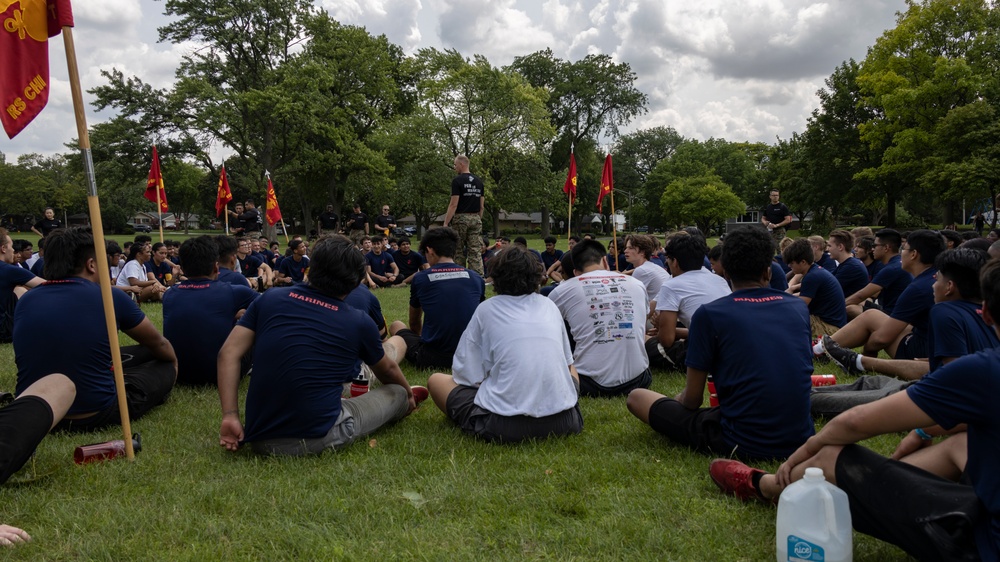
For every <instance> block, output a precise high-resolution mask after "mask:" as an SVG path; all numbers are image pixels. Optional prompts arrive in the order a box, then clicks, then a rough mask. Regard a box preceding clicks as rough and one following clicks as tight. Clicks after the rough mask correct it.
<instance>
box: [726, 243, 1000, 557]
mask: <svg viewBox="0 0 1000 562" xmlns="http://www.w3.org/2000/svg"><path fill="white" fill-rule="evenodd" d="M980 285H981V287H982V289H983V292H984V294H983V320H984V321H985V322H986V323H988V324H993V325H994V329H995V330H996V329H997V328H996V324H995V319H996V318H1000V262H998V261H996V260H993V261H991V262H990V263H987V264H986V266H985V267H983V270H982V272H981V275H980ZM998 381H1000V348H994V349H992V350H989V351H981V352H979V353H976V354H974V355H969V356H966V357H962V358H960V359H957V360H955V361H952V362H951V363H949V364H947V365H945V366H943V367H941V368H940V369H937V370H935V371H934V372H932V373H930V374H928V375H927V376H926V377H924V378H923V379H921V380H919V381H917V382H916V383H915V384H914V385H912V386H910V387H909V388H907V389H906V391H905V392H897V393H895V394H893V395H891V396H888V397H886V398H883V399H881V400H879V401H877V402H872V403H871V404H865V405H862V406H858V407H856V408H852V409H850V410H848V411H846V412H844V413H843V414H841V415H839V416H837V417H836V418H834V419H833V420H831V421H830V422H829V423H827V424H826V426H824V427H823V429H822V431H820V432H819V433H817V434H816V435H815V436H814V437H812V438H810V439H809V440H808V441H807V442H806V443H805V444H804V445H803V446H802V447H800V448H799V449H798V450H797V451H795V453H794V454H792V455H791V456H790V457H789V458H788V460H787V461H786V462H785V463H784V464H782V465H781V466H780V467H779V468H778V471H777V473H776V474H766V473H764V472H763V471H761V470H757V469H753V468H750V467H748V466H746V465H744V464H742V463H739V462H737V461H730V460H723V459H717V460H715V461H713V462H712V464H711V467H710V468H709V474H710V475H711V477H712V480H713V481H715V483H716V484H717V485H718V486H719V488H720V489H721V490H722V491H723V492H725V493H727V494H732V495H735V496H736V497H738V498H740V499H742V500H751V499H762V500H765V501H768V502H773V501H774V500H775V499H777V498H778V497H779V496H780V494H781V493H782V491H783V490H784V488H785V487H786V486H787V485H788V484H790V483H792V482H794V481H796V480H798V479H800V478H801V477H802V475H803V474H804V472H805V469H806V468H810V467H819V468H822V469H823V475H824V476H825V477H826V479H827V480H828V481H830V482H831V483H833V484H835V485H836V486H838V487H839V488H841V489H842V490H844V491H845V492H846V493H847V497H848V501H849V502H850V506H851V522H852V524H853V526H854V529H855V530H857V531H859V532H862V533H865V534H868V535H871V536H873V537H875V538H877V539H879V540H883V541H886V542H889V543H892V544H894V545H896V546H898V547H900V548H902V549H903V550H905V551H906V552H907V553H909V554H910V555H911V556H913V557H915V558H919V559H922V560H980V559H981V560H998V559H1000V488H998V487H997V485H996V478H995V475H996V474H997V471H998V470H1000V461H998V457H997V451H1000V418H998V417H997V415H996V399H995V396H996V393H997V392H998V390H1000V388H998V384H1000V382H998ZM961 424H967V428H968V429H967V433H966V435H965V436H961V435H956V436H954V437H949V438H948V439H946V440H945V441H944V442H943V443H941V444H939V445H934V446H932V447H926V448H923V449H920V450H919V451H917V452H916V453H913V454H909V455H906V456H905V457H904V458H903V460H902V461H900V460H896V459H897V458H898V457H902V456H903V455H904V454H906V453H908V452H909V451H911V450H913V448H914V445H913V441H914V439H910V437H908V438H907V439H906V440H904V441H908V443H902V444H901V446H900V447H899V448H898V449H897V452H896V454H894V455H893V458H892V459H888V458H885V457H882V456H881V455H878V454H876V453H874V452H872V451H870V450H868V449H866V448H864V447H862V446H860V445H857V444H856V443H857V442H858V441H861V440H863V439H867V438H869V437H874V436H876V435H882V434H887V433H896V432H900V431H908V430H910V429H913V428H920V429H919V432H923V433H924V434H935V433H938V432H939V430H942V431H948V430H951V431H954V430H956V429H958V428H960V427H961ZM938 426H939V427H938ZM911 435H912V434H911ZM915 440H916V441H918V442H919V441H929V440H922V439H919V438H918V439H915ZM953 440H955V441H953ZM917 446H918V447H919V446H920V445H917ZM949 467H950V470H949ZM946 472H950V474H947V476H948V478H942V476H943V475H945V473H946ZM962 472H964V478H962V480H961V481H960V482H955V481H953V479H954V478H955V477H956V476H958V474H959V473H962Z"/></svg>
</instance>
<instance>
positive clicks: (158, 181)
mask: <svg viewBox="0 0 1000 562" xmlns="http://www.w3.org/2000/svg"><path fill="white" fill-rule="evenodd" d="M2 1H3V0H0V2H2ZM143 195H145V196H146V199H149V200H150V201H152V202H153V203H156V204H158V205H159V206H160V212H161V213H166V212H167V191H166V190H165V189H163V174H161V173H160V155H159V154H157V152H156V147H155V146H154V147H153V164H152V165H151V166H150V167H149V180H147V181H146V193H144V194H143Z"/></svg>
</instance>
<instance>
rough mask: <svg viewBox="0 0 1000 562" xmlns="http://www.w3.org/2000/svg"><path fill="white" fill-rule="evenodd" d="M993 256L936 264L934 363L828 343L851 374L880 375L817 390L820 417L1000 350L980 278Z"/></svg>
mask: <svg viewBox="0 0 1000 562" xmlns="http://www.w3.org/2000/svg"><path fill="white" fill-rule="evenodd" d="M987 259H988V256H987V255H986V254H985V253H983V252H982V251H980V250H974V249H972V248H959V249H957V250H946V251H944V252H942V253H941V254H940V255H938V257H937V260H935V262H934V267H936V268H937V270H938V271H937V276H936V279H935V280H934V285H933V289H934V303H935V304H934V306H933V307H932V308H931V313H930V320H929V321H928V323H927V334H928V338H927V341H928V357H929V360H928V359H880V358H877V357H868V356H866V355H861V354H859V353H856V352H854V351H852V350H850V349H846V348H843V347H840V346H839V345H837V343H836V342H834V341H833V339H832V338H829V337H827V338H825V339H824V342H823V343H824V347H825V348H826V354H827V355H828V356H830V358H831V359H832V360H833V362H834V363H837V364H838V365H840V367H841V368H842V369H844V371H845V372H847V373H849V374H858V373H862V372H864V371H875V372H878V373H883V374H884V375H890V376H883V375H876V376H867V375H866V376H862V377H858V380H857V381H855V382H853V383H851V384H838V385H834V386H823V387H817V388H814V389H813V395H812V412H813V415H814V416H823V417H828V418H830V417H833V416H836V415H838V414H840V413H842V412H844V411H845V410H847V409H849V408H851V407H853V406H857V405H859V404H867V403H869V402H874V401H875V400H878V399H879V398H882V397H884V396H888V395H889V394H892V393H894V392H898V391H900V390H902V389H904V388H906V387H907V386H909V385H910V384H912V382H908V381H915V380H917V379H920V378H921V377H923V376H924V375H926V374H927V373H928V372H930V371H934V370H936V369H937V368H939V367H941V366H942V365H947V364H948V363H951V362H952V361H954V360H955V359H958V358H959V357H963V356H965V355H970V354H973V353H976V352H977V351H985V350H987V349H992V348H994V347H997V346H998V345H1000V339H997V336H996V333H995V332H994V331H993V328H991V327H990V326H988V325H987V324H986V323H985V322H983V308H982V304H981V303H982V290H981V289H980V287H979V273H980V270H981V269H982V267H983V266H984V265H985V264H986V262H987Z"/></svg>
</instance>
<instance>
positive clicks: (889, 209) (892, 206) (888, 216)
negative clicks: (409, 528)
mask: <svg viewBox="0 0 1000 562" xmlns="http://www.w3.org/2000/svg"><path fill="white" fill-rule="evenodd" d="M885 226H886V227H887V228H896V194H894V193H889V194H887V195H886V196H885Z"/></svg>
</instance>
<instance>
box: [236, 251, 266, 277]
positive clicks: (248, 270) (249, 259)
mask: <svg viewBox="0 0 1000 562" xmlns="http://www.w3.org/2000/svg"><path fill="white" fill-rule="evenodd" d="M236 264H237V266H238V267H239V268H240V273H242V274H243V277H247V278H250V277H260V266H262V265H264V260H263V259H261V258H260V257H258V256H255V255H253V254H247V256H246V257H245V258H243V259H240V256H239V255H237V256H236Z"/></svg>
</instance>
